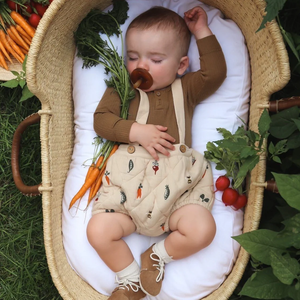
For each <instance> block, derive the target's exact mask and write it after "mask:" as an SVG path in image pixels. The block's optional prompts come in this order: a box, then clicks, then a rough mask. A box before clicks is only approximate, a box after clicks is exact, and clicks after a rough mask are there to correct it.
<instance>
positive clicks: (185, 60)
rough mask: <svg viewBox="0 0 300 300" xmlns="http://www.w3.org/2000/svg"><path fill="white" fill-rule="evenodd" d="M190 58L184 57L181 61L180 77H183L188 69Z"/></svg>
mask: <svg viewBox="0 0 300 300" xmlns="http://www.w3.org/2000/svg"><path fill="white" fill-rule="evenodd" d="M189 62H190V61H189V57H188V56H183V57H181V59H180V64H179V68H178V71H177V74H178V75H183V74H184V72H185V71H186V69H187V68H188V67H189Z"/></svg>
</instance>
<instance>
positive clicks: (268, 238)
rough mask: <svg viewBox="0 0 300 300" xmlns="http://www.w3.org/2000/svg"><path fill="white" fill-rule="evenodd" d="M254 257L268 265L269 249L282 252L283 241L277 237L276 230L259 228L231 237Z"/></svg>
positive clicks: (269, 260) (283, 247)
mask: <svg viewBox="0 0 300 300" xmlns="http://www.w3.org/2000/svg"><path fill="white" fill-rule="evenodd" d="M233 239H235V240H236V241H237V242H238V243H240V245H241V246H242V247H243V248H245V250H246V251H247V252H249V253H250V254H251V255H252V256H253V257H254V258H255V259H257V260H259V261H261V262H262V263H264V264H267V265H270V264H271V258H270V251H271V250H274V251H275V252H278V253H282V252H283V251H285V249H286V245H285V243H284V241H283V242H282V241H281V240H280V239H278V236H277V232H275V231H271V230H268V229H259V230H255V231H251V232H247V233H244V234H242V235H239V236H235V237H233Z"/></svg>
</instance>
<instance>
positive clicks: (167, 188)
mask: <svg viewBox="0 0 300 300" xmlns="http://www.w3.org/2000/svg"><path fill="white" fill-rule="evenodd" d="M169 196H170V188H169V186H168V185H166V186H165V194H164V198H165V200H167V199H168V198H169Z"/></svg>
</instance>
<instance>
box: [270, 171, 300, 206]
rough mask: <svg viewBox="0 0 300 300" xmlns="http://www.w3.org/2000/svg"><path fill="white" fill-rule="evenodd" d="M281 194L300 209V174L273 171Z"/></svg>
mask: <svg viewBox="0 0 300 300" xmlns="http://www.w3.org/2000/svg"><path fill="white" fill-rule="evenodd" d="M272 174H273V176H274V178H275V181H276V184H277V187H278V191H279V193H280V195H281V196H282V198H283V199H284V200H285V201H286V202H287V203H288V204H289V205H290V206H291V207H294V208H296V209H297V210H299V211H300V201H299V195H300V185H299V182H300V175H299V174H297V175H288V174H277V173H272Z"/></svg>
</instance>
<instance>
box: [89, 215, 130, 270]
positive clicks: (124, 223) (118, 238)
mask: <svg viewBox="0 0 300 300" xmlns="http://www.w3.org/2000/svg"><path fill="white" fill-rule="evenodd" d="M134 231H135V225H134V223H133V222H132V220H131V218H130V217H128V216H127V215H125V214H122V213H116V212H115V213H98V214H95V215H93V216H92V218H91V219H90V221H89V224H88V227H87V237H88V240H89V242H90V244H91V245H92V247H93V248H94V249H95V250H96V251H97V253H98V255H99V256H100V257H101V259H102V260H103V261H104V262H105V264H106V265H107V266H108V267H109V268H110V269H111V270H112V271H114V272H119V271H121V270H123V269H124V268H126V267H127V266H129V265H130V264H131V263H132V262H133V261H134V258H133V255H132V253H131V250H130V249H129V247H128V245H127V244H126V242H124V241H123V240H122V237H124V236H127V235H129V234H131V233H133V232H134Z"/></svg>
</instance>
